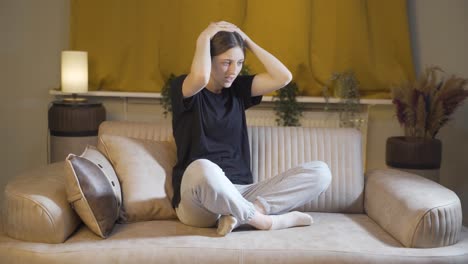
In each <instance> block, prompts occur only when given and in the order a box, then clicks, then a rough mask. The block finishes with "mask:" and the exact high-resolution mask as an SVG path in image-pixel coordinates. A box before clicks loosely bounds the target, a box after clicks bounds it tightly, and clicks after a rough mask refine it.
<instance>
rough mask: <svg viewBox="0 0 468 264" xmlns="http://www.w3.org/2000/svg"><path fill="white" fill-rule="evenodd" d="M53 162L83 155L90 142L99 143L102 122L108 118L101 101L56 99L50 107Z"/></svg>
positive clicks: (51, 160)
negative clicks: (71, 155) (73, 155)
mask: <svg viewBox="0 0 468 264" xmlns="http://www.w3.org/2000/svg"><path fill="white" fill-rule="evenodd" d="M48 119H49V132H50V162H51V163H52V162H57V161H63V160H65V158H66V157H67V156H68V154H70V153H74V154H77V155H80V154H81V153H82V152H83V151H84V149H85V148H86V145H88V144H89V145H94V146H95V145H96V144H97V135H98V129H99V125H100V124H101V123H102V122H103V121H104V120H105V119H106V110H105V108H104V106H103V105H102V104H101V103H95V102H88V101H84V102H83V101H65V100H63V101H54V102H53V103H52V106H51V107H50V108H49V113H48Z"/></svg>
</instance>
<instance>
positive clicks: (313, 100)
mask: <svg viewBox="0 0 468 264" xmlns="http://www.w3.org/2000/svg"><path fill="white" fill-rule="evenodd" d="M49 94H50V95H55V96H69V95H70V94H69V93H64V92H62V91H60V90H56V89H52V90H49ZM77 95H78V96H83V97H118V98H148V99H161V93H145V92H120V91H115V92H114V91H89V92H87V93H79V94H77ZM262 101H263V102H273V97H272V96H263V100H262ZM297 101H298V102H299V103H304V104H325V98H323V97H312V96H298V97H297ZM329 103H330V104H339V103H340V99H339V98H330V99H329ZM360 103H361V104H362V105H391V104H392V100H390V99H361V100H360Z"/></svg>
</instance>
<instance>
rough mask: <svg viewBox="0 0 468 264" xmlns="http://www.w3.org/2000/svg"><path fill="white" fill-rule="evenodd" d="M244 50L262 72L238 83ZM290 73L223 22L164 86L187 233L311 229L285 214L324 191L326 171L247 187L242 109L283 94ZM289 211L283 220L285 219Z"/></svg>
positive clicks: (294, 172)
mask: <svg viewBox="0 0 468 264" xmlns="http://www.w3.org/2000/svg"><path fill="white" fill-rule="evenodd" d="M246 48H248V49H249V50H250V51H252V53H253V54H254V55H255V56H256V57H257V58H258V59H259V60H260V61H261V62H262V64H263V65H264V67H265V69H266V72H265V73H260V74H257V75H254V76H238V75H239V72H240V71H241V69H242V65H243V64H244V58H245V50H246ZM291 79H292V76H291V73H290V72H289V70H288V69H287V68H286V67H285V66H284V65H283V64H282V63H281V62H280V61H279V60H278V59H276V58H275V57H274V56H273V55H271V54H270V53H268V52H267V51H265V50H264V49H262V48H261V47H260V46H258V45H257V44H256V43H255V42H254V41H252V39H250V38H249V37H248V36H247V35H246V34H245V33H244V32H242V31H241V30H240V29H239V28H238V27H236V26H235V25H233V24H231V23H228V22H224V21H221V22H216V23H211V24H210V25H209V26H208V27H207V28H206V29H205V30H204V31H203V32H202V33H201V34H200V35H199V37H198V39H197V43H196V50H195V55H194V58H193V62H192V66H191V69H190V73H189V74H188V75H183V76H179V77H178V78H176V79H175V80H174V82H173V83H172V87H171V100H172V110H173V119H172V126H173V133H174V138H175V141H176V145H177V158H178V161H177V164H176V165H175V167H174V171H173V187H174V198H173V206H174V208H175V209H176V212H177V216H178V218H179V220H180V221H181V222H182V223H184V224H186V225H190V226H196V227H213V226H215V225H216V224H218V230H217V231H218V233H219V234H220V235H226V234H227V233H229V232H231V231H232V230H233V229H234V228H236V227H237V226H239V225H241V224H249V225H251V226H253V227H255V228H257V229H262V230H269V229H282V228H289V227H293V226H304V225H310V224H311V223H312V218H311V217H310V216H309V215H308V214H305V213H301V212H289V211H290V210H291V209H294V208H296V207H298V206H301V205H303V204H304V203H306V202H309V201H311V200H312V199H314V198H317V196H318V195H319V194H320V193H321V192H323V191H324V190H326V188H328V185H329V184H330V181H331V175H330V170H329V169H328V166H327V165H326V164H325V163H323V162H320V161H314V162H310V163H306V164H302V165H301V166H298V167H295V168H292V169H290V170H288V171H286V172H284V173H282V174H280V175H277V176H275V177H273V178H270V179H268V180H266V181H263V182H260V183H255V184H253V183H252V182H253V180H252V173H251V171H250V152H249V140H248V135H247V126H246V118H245V112H244V111H245V110H246V109H248V108H249V107H251V106H254V105H257V104H259V103H260V101H261V99H262V95H264V94H267V93H270V92H273V91H275V90H277V89H280V88H282V87H284V86H285V85H286V84H288V83H289V82H290V81H291ZM288 212H289V213H288Z"/></svg>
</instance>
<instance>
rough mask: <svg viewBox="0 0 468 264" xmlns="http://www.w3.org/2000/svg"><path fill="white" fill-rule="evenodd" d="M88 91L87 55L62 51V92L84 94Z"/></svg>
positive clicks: (79, 52) (85, 53)
mask: <svg viewBox="0 0 468 264" xmlns="http://www.w3.org/2000/svg"><path fill="white" fill-rule="evenodd" d="M87 91H88V53H87V52H86V51H62V92H65V93H86V92H87Z"/></svg>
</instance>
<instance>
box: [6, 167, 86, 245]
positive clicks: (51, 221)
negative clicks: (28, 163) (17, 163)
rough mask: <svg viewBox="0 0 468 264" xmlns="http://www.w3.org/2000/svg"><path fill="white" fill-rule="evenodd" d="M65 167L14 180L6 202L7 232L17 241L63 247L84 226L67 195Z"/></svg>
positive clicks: (10, 184)
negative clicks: (61, 245)
mask: <svg viewBox="0 0 468 264" xmlns="http://www.w3.org/2000/svg"><path fill="white" fill-rule="evenodd" d="M64 173H65V163H64V162H59V163H54V164H51V165H47V166H44V167H42V168H38V169H35V170H32V171H29V172H27V173H24V174H23V175H21V176H19V177H17V178H15V179H13V180H11V181H10V182H9V183H8V184H7V186H6V187H5V192H4V199H3V203H4V204H3V212H2V217H3V221H2V222H3V225H4V226H3V230H4V232H5V233H6V234H7V235H8V236H10V237H12V238H16V239H20V240H25V241H31V242H43V243H62V242H64V241H65V240H66V239H67V238H68V237H69V236H70V234H71V233H73V231H75V229H76V228H77V226H78V225H79V224H80V223H81V220H80V218H79V217H78V215H77V214H76V213H75V212H74V210H73V209H72V208H71V206H70V204H69V203H68V201H67V195H66V193H65V175H64Z"/></svg>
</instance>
